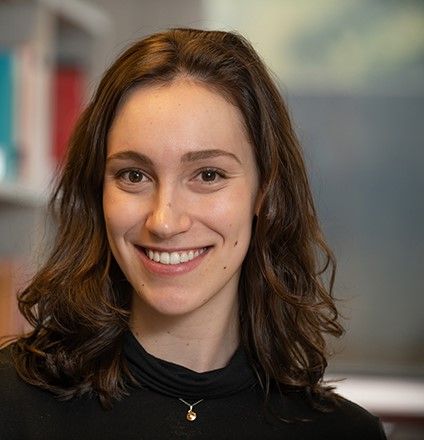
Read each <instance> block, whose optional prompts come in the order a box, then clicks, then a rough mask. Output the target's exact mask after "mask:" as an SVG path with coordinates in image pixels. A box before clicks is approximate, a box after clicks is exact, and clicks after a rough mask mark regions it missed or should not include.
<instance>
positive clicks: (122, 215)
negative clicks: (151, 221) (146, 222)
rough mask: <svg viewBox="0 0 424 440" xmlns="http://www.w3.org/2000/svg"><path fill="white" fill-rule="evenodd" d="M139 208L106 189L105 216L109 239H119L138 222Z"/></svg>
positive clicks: (104, 198) (104, 197)
mask: <svg viewBox="0 0 424 440" xmlns="http://www.w3.org/2000/svg"><path fill="white" fill-rule="evenodd" d="M137 211H138V210H137V208H136V206H135V204H134V203H130V201H128V200H126V199H125V198H122V196H120V197H118V196H115V195H114V192H113V191H108V190H107V189H105V191H104V195H103V215H104V219H105V223H106V229H107V232H108V236H109V239H111V238H114V239H118V238H119V236H122V235H124V234H125V233H126V232H127V231H128V230H129V229H131V227H132V226H133V225H134V224H135V223H136V221H137Z"/></svg>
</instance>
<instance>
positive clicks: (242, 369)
mask: <svg viewBox="0 0 424 440" xmlns="http://www.w3.org/2000/svg"><path fill="white" fill-rule="evenodd" d="M124 353H125V356H126V359H127V361H128V366H129V369H130V371H131V373H132V374H133V375H134V377H135V378H136V379H137V380H138V382H139V383H140V385H142V386H145V387H146V388H149V389H151V390H153V391H156V392H158V393H161V394H164V395H167V396H170V397H176V398H181V397H182V398H187V399H213V398H220V397H224V396H229V395H232V394H235V393H237V392H239V391H241V390H244V389H246V388H249V387H252V386H253V385H254V384H255V383H256V382H257V381H256V376H255V373H254V371H253V370H252V368H251V367H250V365H249V362H248V360H247V356H246V354H245V352H244V350H243V349H242V347H241V346H239V348H238V349H237V350H236V352H235V353H234V355H233V356H232V358H231V359H230V361H229V363H228V365H227V366H225V367H224V368H220V369H217V370H213V371H207V372H204V373H198V372H196V371H193V370H190V369H189V368H185V367H183V366H181V365H177V364H174V363H172V362H168V361H165V360H162V359H159V358H156V357H154V356H152V355H151V354H149V353H147V352H146V350H145V349H144V348H143V347H142V346H141V344H140V343H139V342H138V340H137V339H136V338H135V336H134V335H133V334H132V332H131V331H127V332H126V334H125V337H124Z"/></svg>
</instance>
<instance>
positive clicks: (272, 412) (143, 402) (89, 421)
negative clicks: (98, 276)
mask: <svg viewBox="0 0 424 440" xmlns="http://www.w3.org/2000/svg"><path fill="white" fill-rule="evenodd" d="M125 355H126V357H127V359H128V362H129V366H130V369H131V371H132V373H133V374H134V375H135V376H136V378H137V379H138V380H139V381H140V382H141V383H142V386H140V387H136V388H135V387H133V388H132V389H131V391H130V394H129V396H128V397H126V398H125V399H123V400H122V401H119V402H115V404H114V406H113V408H112V409H111V410H104V409H103V408H102V407H101V406H100V404H99V402H98V400H97V399H95V398H88V397H85V398H79V399H73V400H71V401H67V402H61V401H58V400H57V399H56V398H55V397H53V395H51V394H50V393H48V392H46V391H43V390H40V389H38V388H36V387H34V386H31V385H29V384H27V383H25V382H24V381H22V380H21V379H20V378H19V377H18V376H17V374H16V372H15V370H14V368H13V366H12V365H11V362H10V357H9V350H8V349H4V350H2V352H1V355H0V359H2V361H1V366H0V440H29V439H30V440H56V439H60V440H65V439H78V440H84V439H90V440H96V439H99V440H100V439H101V440H108V439H119V440H121V439H122V440H125V439H137V440H142V439H149V440H150V439H152V440H153V439H237V440H239V439H240V440H244V439H260V440H266V439H284V440H292V439H293V440H294V439H299V440H300V439H301V440H308V439H325V440H331V439H338V440H339V439H343V440H350V439H352V440H353V439H361V440H368V439H369V440H374V439H375V440H378V439H380V440H381V439H385V436H384V433H383V431H382V429H381V425H380V423H379V420H378V419H377V418H376V417H374V416H372V415H371V414H369V413H368V412H366V411H365V410H364V409H362V408H361V407H359V406H357V405H355V404H354V403H352V402H349V401H347V400H342V401H341V403H340V405H339V406H338V407H337V408H336V409H335V410H334V411H332V412H329V413H322V412H319V411H316V410H313V409H312V408H311V407H310V405H309V404H308V403H307V398H306V395H305V394H304V393H302V392H288V393H284V394H280V393H279V392H278V391H277V390H274V391H272V393H271V398H270V401H269V404H268V405H267V406H266V407H264V397H263V392H262V391H261V390H260V387H259V386H258V384H257V382H256V379H255V375H254V373H253V371H252V370H251V369H250V367H249V364H248V362H247V359H246V357H245V354H244V352H243V351H242V350H241V349H239V350H238V351H237V352H236V353H235V355H234V356H233V358H232V359H231V361H230V363H229V364H228V365H227V366H226V367H225V368H222V369H219V370H215V371H211V372H207V373H196V372H193V371H191V370H189V369H187V368H184V367H181V366H179V365H175V364H172V363H170V362H166V361H163V360H160V359H157V358H155V357H153V356H151V355H150V354H148V353H146V352H145V350H144V349H143V347H141V345H140V344H139V343H138V342H137V340H136V339H135V338H134V336H133V335H132V334H131V333H130V332H128V334H127V335H126V337H125ZM180 398H182V399H183V400H185V401H186V402H187V403H188V404H193V403H195V402H197V401H199V400H201V402H200V403H198V404H197V405H195V406H194V407H193V411H194V412H195V413H196V419H195V420H194V421H188V420H187V418H186V417H187V411H188V410H189V409H190V408H189V407H188V406H187V405H186V403H184V402H182V401H181V400H180ZM280 418H284V419H289V420H291V422H286V421H282V420H280ZM299 418H302V419H305V418H306V419H308V420H309V421H295V420H296V419H299Z"/></svg>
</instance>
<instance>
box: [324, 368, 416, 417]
mask: <svg viewBox="0 0 424 440" xmlns="http://www.w3.org/2000/svg"><path fill="white" fill-rule="evenodd" d="M344 378H345V379H344ZM343 379H344V380H343ZM325 380H327V381H333V380H334V381H336V382H334V383H332V385H333V386H335V387H336V392H337V393H338V394H340V395H341V396H343V397H345V398H346V399H349V400H352V401H353V402H355V403H357V404H358V405H361V406H363V407H364V408H365V409H367V410H368V411H370V412H371V413H373V414H376V415H378V416H380V417H382V418H387V417H395V418H411V419H412V418H415V419H420V420H424V379H423V378H421V379H413V378H402V377H386V376H384V377H378V376H365V375H364V376H362V375H358V376H353V375H342V374H337V375H326V377H325Z"/></svg>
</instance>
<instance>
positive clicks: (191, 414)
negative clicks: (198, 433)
mask: <svg viewBox="0 0 424 440" xmlns="http://www.w3.org/2000/svg"><path fill="white" fill-rule="evenodd" d="M178 400H179V401H181V402H183V403H184V404H185V405H187V406H188V407H189V409H188V411H187V414H186V419H187V420H188V421H189V422H194V421H195V420H196V418H197V413H196V412H195V411H193V407H195V406H196V405H197V404H198V403H200V402H203V399H200V400H198V401H197V402H195V403H188V402H186V401H185V400H184V399H182V398H181V397H180V398H178Z"/></svg>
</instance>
